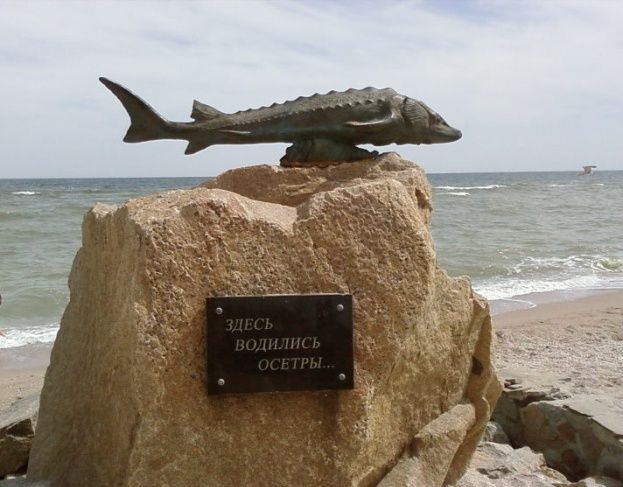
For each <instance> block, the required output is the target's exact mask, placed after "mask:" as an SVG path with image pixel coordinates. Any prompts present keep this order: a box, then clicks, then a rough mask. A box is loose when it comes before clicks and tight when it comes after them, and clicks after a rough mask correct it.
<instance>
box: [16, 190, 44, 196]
mask: <svg viewBox="0 0 623 487" xmlns="http://www.w3.org/2000/svg"><path fill="white" fill-rule="evenodd" d="M11 194H18V195H23V196H32V195H33V194H41V193H40V192H39V191H13V192H12V193H11Z"/></svg>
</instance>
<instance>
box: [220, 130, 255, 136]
mask: <svg viewBox="0 0 623 487" xmlns="http://www.w3.org/2000/svg"><path fill="white" fill-rule="evenodd" d="M219 132H220V133H221V134H231V135H251V132H249V131H248V130H232V129H219Z"/></svg>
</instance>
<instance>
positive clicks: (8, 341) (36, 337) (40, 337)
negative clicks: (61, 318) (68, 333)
mask: <svg viewBox="0 0 623 487" xmlns="http://www.w3.org/2000/svg"><path fill="white" fill-rule="evenodd" d="M58 328H59V325H58V324H54V325H41V326H26V327H24V328H5V329H3V330H0V332H1V333H2V334H1V335H0V348H13V347H23V346H24V345H34V344H36V343H52V342H53V341H54V339H55V338H56V334H57V333H58Z"/></svg>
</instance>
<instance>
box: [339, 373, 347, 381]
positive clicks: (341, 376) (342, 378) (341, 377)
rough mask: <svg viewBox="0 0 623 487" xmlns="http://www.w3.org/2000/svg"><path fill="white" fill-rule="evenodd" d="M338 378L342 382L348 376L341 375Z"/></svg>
mask: <svg viewBox="0 0 623 487" xmlns="http://www.w3.org/2000/svg"><path fill="white" fill-rule="evenodd" d="M337 378H338V379H340V380H346V375H344V374H340V375H338V376H337Z"/></svg>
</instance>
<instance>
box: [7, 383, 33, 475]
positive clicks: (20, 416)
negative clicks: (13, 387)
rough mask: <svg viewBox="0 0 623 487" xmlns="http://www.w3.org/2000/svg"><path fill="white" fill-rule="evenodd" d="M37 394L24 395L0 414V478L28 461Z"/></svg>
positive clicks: (15, 470)
mask: <svg viewBox="0 0 623 487" xmlns="http://www.w3.org/2000/svg"><path fill="white" fill-rule="evenodd" d="M38 407H39V396H38V394H34V395H32V396H28V397H24V398H23V399H20V400H19V401H16V402H15V403H14V404H12V405H11V407H9V409H7V410H6V411H4V412H2V413H1V414H0V478H3V477H4V476H5V475H7V474H10V473H14V472H17V471H18V470H20V469H22V468H24V467H25V466H26V464H27V463H28V454H29V453H30V446H31V443H32V439H33V436H34V435H35V431H34V430H35V426H36V424H37V410H38Z"/></svg>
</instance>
